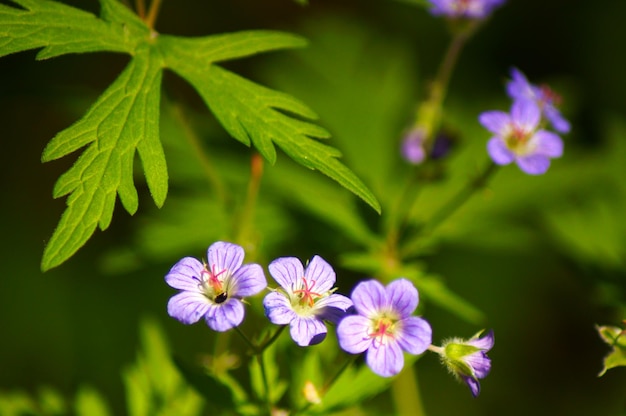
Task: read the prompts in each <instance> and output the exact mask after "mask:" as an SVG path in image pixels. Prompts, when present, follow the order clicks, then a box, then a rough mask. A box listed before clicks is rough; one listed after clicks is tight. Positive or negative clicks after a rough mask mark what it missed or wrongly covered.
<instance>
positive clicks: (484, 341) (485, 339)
mask: <svg viewBox="0 0 626 416" xmlns="http://www.w3.org/2000/svg"><path fill="white" fill-rule="evenodd" d="M495 342H496V339H495V335H494V333H493V330H490V331H489V332H487V334H486V335H485V336H482V337H480V338H475V339H470V340H469V341H468V342H467V343H468V344H469V345H472V346H474V347H476V348H480V349H482V350H485V351H489V350H490V349H492V348H493V346H494V344H495Z"/></svg>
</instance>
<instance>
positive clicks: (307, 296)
mask: <svg viewBox="0 0 626 416" xmlns="http://www.w3.org/2000/svg"><path fill="white" fill-rule="evenodd" d="M302 281H303V282H304V289H298V290H294V291H293V293H302V300H304V301H306V302H307V303H308V304H309V306H313V305H314V304H315V299H314V296H315V297H318V298H321V297H322V295H321V294H319V293H317V292H313V291H311V289H312V288H313V286H315V280H311V287H309V282H307V280H306V279H305V278H304V277H303V278H302Z"/></svg>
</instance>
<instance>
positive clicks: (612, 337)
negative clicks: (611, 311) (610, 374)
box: [596, 326, 626, 377]
mask: <svg viewBox="0 0 626 416" xmlns="http://www.w3.org/2000/svg"><path fill="white" fill-rule="evenodd" d="M596 329H597V331H598V333H599V334H600V338H602V340H603V341H604V342H606V343H607V344H608V345H609V346H611V352H610V353H609V354H608V355H607V356H606V357H605V358H604V367H603V368H602V371H601V372H600V374H598V377H601V376H603V375H604V373H606V371H607V370H610V369H611V368H615V367H623V366H626V336H624V335H625V333H624V330H623V329H622V328H619V327H615V326H598V327H596Z"/></svg>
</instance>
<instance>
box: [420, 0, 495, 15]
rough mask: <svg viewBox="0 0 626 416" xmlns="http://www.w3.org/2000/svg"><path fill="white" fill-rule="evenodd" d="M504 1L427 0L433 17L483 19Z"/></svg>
mask: <svg viewBox="0 0 626 416" xmlns="http://www.w3.org/2000/svg"><path fill="white" fill-rule="evenodd" d="M505 1H506V0H429V2H430V4H431V6H432V7H431V9H430V12H431V13H432V14H433V15H435V16H446V17H451V18H464V19H484V18H485V17H487V16H489V15H490V14H491V12H492V11H493V10H494V9H495V8H496V7H498V6H500V5H501V4H503V3H504V2H505Z"/></svg>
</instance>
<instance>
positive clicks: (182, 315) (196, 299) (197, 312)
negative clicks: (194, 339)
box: [167, 291, 211, 325]
mask: <svg viewBox="0 0 626 416" xmlns="http://www.w3.org/2000/svg"><path fill="white" fill-rule="evenodd" d="M210 304H211V303H210V301H209V300H208V299H207V298H206V296H204V295H203V294H201V293H198V292H191V291H185V292H180V293H178V294H176V295H174V296H172V297H171V298H170V300H169V301H168V302H167V313H168V314H169V315H170V316H171V317H172V318H175V319H178V320H179V321H180V322H182V323H184V324H187V325H189V324H193V323H196V322H198V320H199V319H200V318H202V317H203V316H204V315H205V314H206V313H207V311H208V310H209V306H210Z"/></svg>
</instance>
